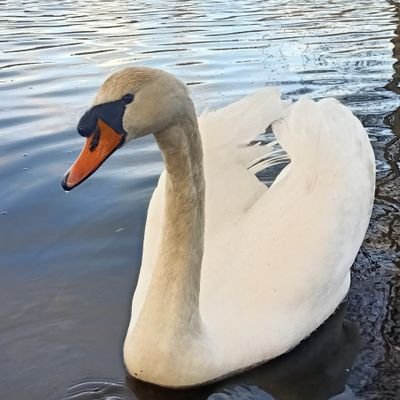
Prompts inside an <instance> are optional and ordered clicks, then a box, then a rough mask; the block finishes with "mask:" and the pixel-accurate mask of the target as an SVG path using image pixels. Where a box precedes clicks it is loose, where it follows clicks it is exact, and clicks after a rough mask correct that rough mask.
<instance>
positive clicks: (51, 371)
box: [0, 0, 400, 400]
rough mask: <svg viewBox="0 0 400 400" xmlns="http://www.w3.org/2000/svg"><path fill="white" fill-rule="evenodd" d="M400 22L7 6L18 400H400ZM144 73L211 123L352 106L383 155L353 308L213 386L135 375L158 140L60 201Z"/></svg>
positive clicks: (201, 9) (8, 336) (13, 392)
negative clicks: (126, 70) (182, 90)
mask: <svg viewBox="0 0 400 400" xmlns="http://www.w3.org/2000/svg"><path fill="white" fill-rule="evenodd" d="M399 23H400V7H397V6H396V5H395V4H394V3H391V2H385V1H370V0H368V1H363V0H354V1H352V2H348V1H345V0H330V1H322V0H313V1H305V0H303V1H296V2H293V1H288V0H279V1H277V0H270V1H256V0H238V1H236V2H227V1H222V0H220V1H207V0H203V1H198V0H190V1H162V2H161V1H151V0H148V1H144V0H139V1H135V2H130V1H126V0H125V1H97V2H88V1H80V0H68V1H67V0H66V1H44V0H38V1H34V0H26V1H17V0H15V1H1V0H0V50H1V51H0V182H1V189H0V213H1V214H0V235H1V238H0V248H1V252H0V396H1V398H2V399H16V400H25V399H27V400H28V399H29V400H32V399H50V400H52V399H57V400H58V399H74V400H84V399H85V400H86V399H109V400H117V399H140V400H148V399H152V400H153V399H159V400H167V399H168V400H169V399H174V400H175V399H178V400H179V399H206V398H207V397H208V396H210V395H211V394H212V393H214V392H218V391H221V390H223V389H224V388H229V387H232V386H234V385H250V386H256V387H258V388H260V389H262V390H263V391H264V392H268V393H270V394H271V395H273V396H274V397H275V398H276V399H284V400H289V399H290V400H292V399H298V400H317V399H321V400H322V399H328V398H331V397H333V396H334V395H336V394H339V393H342V392H343V395H342V397H340V398H341V399H356V398H357V399H399V398H400V278H399V272H400V259H399V256H398V254H399V253H398V252H399V249H400V217H399V216H400V210H399V208H400V190H399V188H400V170H399V159H400V141H399V136H400V112H399V111H398V108H397V107H398V106H399V105H400V98H399V95H400V88H399V85H398V84H399V82H400V63H399V61H398V60H399V59H400V39H399V36H398V35H399V34H400V28H398V26H399ZM127 65H147V66H154V67H161V68H164V69H166V70H168V71H170V72H172V73H174V74H176V75H177V76H179V77H180V78H181V79H183V80H184V81H186V82H187V83H188V85H190V87H191V90H192V95H193V98H194V100H195V102H196V104H197V106H198V109H199V110H202V109H203V108H205V107H206V106H217V105H223V104H226V103H228V102H230V101H233V100H235V99H237V98H238V97H240V96H242V95H244V94H246V93H248V92H250V91H253V90H254V89H256V88H259V87H262V86H264V85H280V86H281V87H282V90H283V93H284V95H285V96H287V97H291V98H297V97H298V96H299V95H301V94H310V95H311V96H313V97H316V98H319V97H325V96H335V97H337V98H339V99H340V100H341V101H342V102H344V103H345V104H346V105H348V106H349V107H351V109H352V110H353V111H354V113H355V114H356V115H357V116H358V117H359V118H360V119H361V120H362V122H363V123H364V125H365V126H366V127H367V129H368V132H369V134H370V137H371V140H372V141H373V145H374V149H375V152H376V156H377V167H378V183H377V194H376V205H375V209H374V214H373V220H372V224H371V227H370V229H369V232H368V235H367V238H366V241H365V243H364V245H363V247H362V249H361V252H360V255H359V257H358V258H357V261H356V263H355V265H354V269H353V284H352V289H351V292H350V295H349V298H348V301H347V304H346V305H345V306H344V307H342V309H341V310H340V311H339V312H338V313H337V314H336V315H335V316H334V318H332V319H331V320H330V321H329V322H328V323H327V324H326V325H324V326H323V327H322V328H321V329H320V330H319V331H318V332H317V333H316V334H314V335H313V336H312V337H311V338H310V339H308V340H307V341H306V342H305V343H304V344H303V345H302V346H300V347H299V348H298V349H296V350H295V351H293V352H292V353H290V354H288V355H286V356H284V357H281V358H279V359H278V360H276V361H274V362H272V363H269V364H267V365H265V366H262V367H260V368H258V369H256V370H253V371H251V372H248V373H246V374H244V375H241V376H237V377H235V378H233V379H231V380H230V381H226V382H221V383H218V384H216V385H214V386H209V387H205V388H202V389H199V390H194V391H184V392H182V391H181V392H176V391H168V390H161V389H159V388H157V387H155V386H151V385H146V384H142V383H140V382H137V381H134V380H131V379H128V378H126V373H125V371H124V368H123V365H122V354H121V347H122V341H123V337H124V334H125V330H126V327H127V324H128V319H129V309H130V302H131V296H132V293H133V289H134V287H135V283H136V278H137V275H138V268H139V265H140V256H141V245H142V234H143V226H144V221H145V214H146V207H147V203H148V200H149V196H150V195H151V192H152V190H153V188H154V185H155V182H156V179H157V176H158V174H159V173H160V171H161V168H162V164H161V162H160V158H159V155H158V152H157V149H156V146H155V144H154V142H153V141H152V140H151V138H146V139H145V140H140V141H137V142H136V143H134V144H132V145H130V146H128V147H127V148H125V149H123V150H121V151H120V152H119V153H117V154H115V155H114V156H113V157H112V158H111V159H110V160H109V161H107V163H106V165H105V166H104V167H103V168H102V169H101V170H100V171H99V172H98V173H97V174H96V175H95V176H94V177H93V178H91V179H90V180H89V181H88V182H86V183H85V184H84V185H83V186H82V187H80V188H79V189H77V190H76V191H74V192H72V193H65V192H64V191H63V190H62V189H61V187H60V178H61V176H62V174H63V173H64V171H65V170H66V169H67V168H68V167H69V165H70V164H71V162H72V161H73V160H74V158H75V156H76V154H77V152H78V151H79V149H80V147H81V146H82V138H80V137H79V136H78V135H77V134H76V131H75V126H76V122H77V120H78V118H79V116H80V115H81V114H82V112H83V111H84V110H85V109H86V107H87V105H88V104H89V103H90V101H91V99H92V97H93V95H94V93H95V91H96V89H97V88H98V86H99V85H100V84H101V82H102V81H103V80H104V78H105V76H106V75H108V74H109V73H111V72H112V71H114V70H117V69H119V68H121V67H123V66H127ZM243 390H244V391H246V390H250V389H249V388H247V389H243ZM243 390H239V391H240V392H241V393H242V395H243V396H244V394H243V393H244V392H243ZM254 390H256V389H254ZM214 397H215V396H214ZM217 398H218V399H219V398H227V396H225V397H221V396H220V397H215V399H217ZM243 398H244V397H243ZM260 398H262V397H260ZM266 398H268V397H266Z"/></svg>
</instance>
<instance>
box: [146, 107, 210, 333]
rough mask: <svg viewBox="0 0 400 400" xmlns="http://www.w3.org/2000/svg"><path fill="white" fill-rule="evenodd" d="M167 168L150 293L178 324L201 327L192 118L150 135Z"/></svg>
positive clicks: (198, 170) (200, 214)
mask: <svg viewBox="0 0 400 400" xmlns="http://www.w3.org/2000/svg"><path fill="white" fill-rule="evenodd" d="M155 137H156V140H157V143H158V145H159V147H160V150H161V153H162V156H163V159H164V162H165V168H166V182H165V185H166V187H165V193H166V199H165V209H164V220H163V225H162V235H161V237H162V239H161V243H160V247H159V253H158V256H157V258H156V268H155V272H154V276H153V279H152V284H151V290H150V291H152V289H153V288H154V287H155V288H157V290H156V292H157V293H163V294H164V295H165V296H166V298H164V299H162V304H165V305H166V307H167V308H168V310H164V311H168V313H167V314H165V315H168V314H169V315H170V316H171V313H172V315H174V319H175V321H176V323H177V326H178V325H179V326H184V325H186V326H188V324H193V325H195V326H193V328H199V327H200V315H199V292H200V274H201V264H202V258H203V248H204V187H205V184H204V173H203V154H202V145H201V139H200V134H199V131H198V126H197V120H196V117H195V115H194V113H193V115H192V116H186V117H185V118H181V119H180V121H179V123H178V124H175V125H174V126H172V127H170V128H168V129H165V130H164V131H162V132H159V133H157V134H155Z"/></svg>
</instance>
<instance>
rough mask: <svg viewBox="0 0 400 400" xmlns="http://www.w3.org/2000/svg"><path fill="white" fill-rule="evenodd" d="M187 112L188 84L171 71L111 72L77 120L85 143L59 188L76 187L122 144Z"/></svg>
mask: <svg viewBox="0 0 400 400" xmlns="http://www.w3.org/2000/svg"><path fill="white" fill-rule="evenodd" d="M188 112H190V113H192V112H193V105H192V102H191V101H190V99H189V95H188V91H187V89H186V86H185V85H184V84H183V83H182V82H181V81H179V80H178V79H177V78H175V77H174V76H173V75H171V74H169V73H167V72H164V71H161V70H158V69H152V68H138V67H133V68H125V69H123V70H121V71H118V72H116V73H114V74H112V75H111V76H110V77H108V78H107V79H106V80H105V82H104V83H103V85H102V86H101V87H100V89H99V91H98V93H97V95H96V97H95V100H94V102H93V105H92V107H91V108H90V109H89V110H88V111H86V112H85V113H84V115H83V116H82V117H81V119H80V120H79V122H78V126H77V130H78V132H79V134H80V135H81V136H84V137H85V138H86V143H85V145H84V147H83V149H82V151H81V153H80V155H79V156H78V158H77V160H76V161H75V163H74V164H73V165H72V166H71V168H70V169H69V170H68V171H67V173H66V174H65V175H64V178H63V181H62V186H63V188H64V189H65V190H72V189H73V188H74V187H76V186H78V185H79V184H80V183H82V182H83V181H84V180H86V179H87V178H88V177H89V176H90V175H92V174H93V173H94V172H95V171H96V170H97V169H98V168H99V167H100V166H101V164H102V163H103V162H104V161H105V160H106V159H107V158H108V157H109V156H110V155H111V154H112V153H114V151H116V150H117V149H119V148H120V147H121V146H123V145H124V144H125V143H126V142H128V141H130V140H132V139H135V138H139V137H142V136H145V135H148V134H151V133H158V132H163V131H166V130H167V129H168V128H169V127H170V126H172V125H174V124H175V123H176V121H177V120H179V118H181V116H182V115H183V114H185V113H188Z"/></svg>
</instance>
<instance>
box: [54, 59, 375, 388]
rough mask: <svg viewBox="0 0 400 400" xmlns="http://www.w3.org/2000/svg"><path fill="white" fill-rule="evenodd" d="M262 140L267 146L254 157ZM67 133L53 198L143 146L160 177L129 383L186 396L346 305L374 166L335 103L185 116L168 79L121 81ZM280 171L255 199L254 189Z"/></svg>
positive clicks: (182, 89)
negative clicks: (159, 162) (74, 154)
mask: <svg viewBox="0 0 400 400" xmlns="http://www.w3.org/2000/svg"><path fill="white" fill-rule="evenodd" d="M270 126H271V127H272V131H273V134H274V135H275V139H276V140H274V141H272V143H271V144H269V145H264V146H263V145H261V144H260V142H259V141H258V140H256V138H257V137H258V135H259V134H260V133H263V132H265V130H266V129H267V128H268V127H270ZM77 130H78V132H79V134H80V135H81V136H83V137H85V138H86V142H85V144H84V146H83V149H82V151H81V153H80V154H79V156H78V158H77V159H76V161H75V162H74V163H73V165H72V166H71V167H70V169H69V170H68V171H67V172H66V174H65V175H64V177H63V180H62V186H63V188H64V190H67V191H69V190H72V189H73V188H75V187H76V186H78V185H79V184H81V183H82V182H83V181H85V180H86V179H87V178H88V177H89V176H90V175H92V174H93V173H94V172H95V171H96V170H97V169H98V168H99V167H100V165H102V164H103V162H104V161H105V160H106V159H107V158H108V157H109V156H111V154H112V153H114V152H115V151H117V150H118V149H119V148H120V147H122V146H123V145H125V144H126V143H127V142H129V141H131V140H134V139H136V138H139V137H143V136H145V135H153V136H154V139H155V142H156V143H157V145H158V147H159V149H160V152H161V155H162V158H163V161H164V165H165V169H164V171H163V172H162V173H161V175H160V178H159V181H158V183H157V186H156V188H155V190H154V192H153V195H152V197H151V200H150V203H149V207H148V213H147V220H146V226H145V233H144V242H143V256H142V263H141V269H140V274H139V279H138V282H137V286H136V289H135V292H134V295H133V300H132V309H131V316H130V323H129V327H128V331H127V334H126V337H125V341H124V345H123V357H124V363H125V366H126V369H127V371H128V373H129V374H130V375H131V376H133V377H134V378H136V379H138V380H141V381H145V382H149V383H152V384H156V385H159V386H164V387H170V388H186V387H191V386H197V385H204V384H208V383H210V382H214V381H217V380H220V379H223V378H225V377H227V376H230V375H234V374H237V373H239V372H242V371H244V370H246V369H249V368H252V367H255V366H257V365H259V364H262V363H264V362H266V361H269V360H271V359H273V358H276V357H278V356H279V355H281V354H284V353H286V352H288V351H290V350H291V349H293V348H294V347H295V346H296V345H298V344H299V343H300V342H301V341H302V340H303V339H305V338H306V337H308V336H309V335H310V334H311V333H312V332H313V331H315V330H316V329H317V328H318V327H319V326H320V325H321V324H322V323H323V322H324V321H325V320H326V319H327V318H328V317H329V316H330V315H331V314H333V313H334V312H335V310H336V308H337V307H338V305H339V304H340V303H341V302H342V301H343V299H344V298H345V296H346V294H347V292H348V290H349V285H350V268H351V265H352V263H353V262H354V260H355V258H356V256H357V253H358V251H359V249H360V246H361V244H362V241H363V239H364V236H365V233H366V230H367V228H368V225H369V220H370V216H371V212H372V207H373V201H374V190H375V158H374V153H373V150H372V147H371V144H370V141H369V138H368V134H367V132H366V130H365V129H364V127H363V126H362V124H361V122H360V121H359V120H358V119H357V118H356V117H355V116H354V115H353V113H352V112H351V110H350V109H349V108H348V107H346V106H344V105H343V104H341V103H340V102H339V101H337V100H335V99H332V98H327V99H322V100H319V101H314V100H312V99H310V98H308V97H302V98H300V99H299V100H297V101H295V102H291V101H288V100H282V95H281V92H280V90H279V88H276V87H264V88H262V89H259V90H256V91H255V92H254V93H251V94H249V95H247V96H245V97H243V98H242V99H239V100H238V101H235V102H233V103H231V104H228V105H226V106H224V107H221V108H219V109H216V110H209V111H205V112H203V113H202V114H200V115H199V116H198V117H197V114H196V110H195V107H194V104H193V102H192V100H191V98H190V93H189V91H188V88H187V86H186V85H185V84H184V83H183V82H181V81H180V80H179V79H178V78H176V77H175V76H174V75H172V74H170V73H168V72H166V71H163V70H160V69H152V68H147V67H128V68H124V69H122V70H119V71H117V72H114V73H113V74H112V75H111V76H109V77H108V78H107V79H106V80H105V81H104V83H103V85H102V86H101V87H100V89H99V90H98V92H97V94H96V96H95V98H94V102H93V104H92V106H91V107H90V109H89V110H88V111H87V112H85V113H84V115H83V116H82V117H81V119H80V120H79V122H78V127H77ZM278 145H279V146H280V148H277V147H276V146H278ZM284 158H287V159H288V160H289V162H288V164H287V165H286V166H285V167H284V168H283V169H282V171H281V172H280V173H279V174H278V176H277V177H276V179H275V180H274V181H273V182H272V183H271V184H270V185H269V186H268V185H265V184H264V183H262V182H261V181H260V180H259V179H258V178H257V176H256V173H257V172H258V171H260V170H261V169H264V168H270V167H271V166H273V165H276V163H278V162H281V161H282V160H283V159H284Z"/></svg>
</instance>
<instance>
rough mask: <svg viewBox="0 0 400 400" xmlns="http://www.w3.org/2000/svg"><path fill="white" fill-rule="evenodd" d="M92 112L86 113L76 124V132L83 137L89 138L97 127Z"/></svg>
mask: <svg viewBox="0 0 400 400" xmlns="http://www.w3.org/2000/svg"><path fill="white" fill-rule="evenodd" d="M94 114H95V113H94V112H93V109H92V110H89V111H86V112H85V114H83V116H82V118H81V119H80V120H79V122H78V127H77V129H78V132H79V134H80V135H81V136H83V137H89V136H90V135H91V134H92V133H93V132H94V131H95V130H96V126H97V118H96V116H95V115H94Z"/></svg>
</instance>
